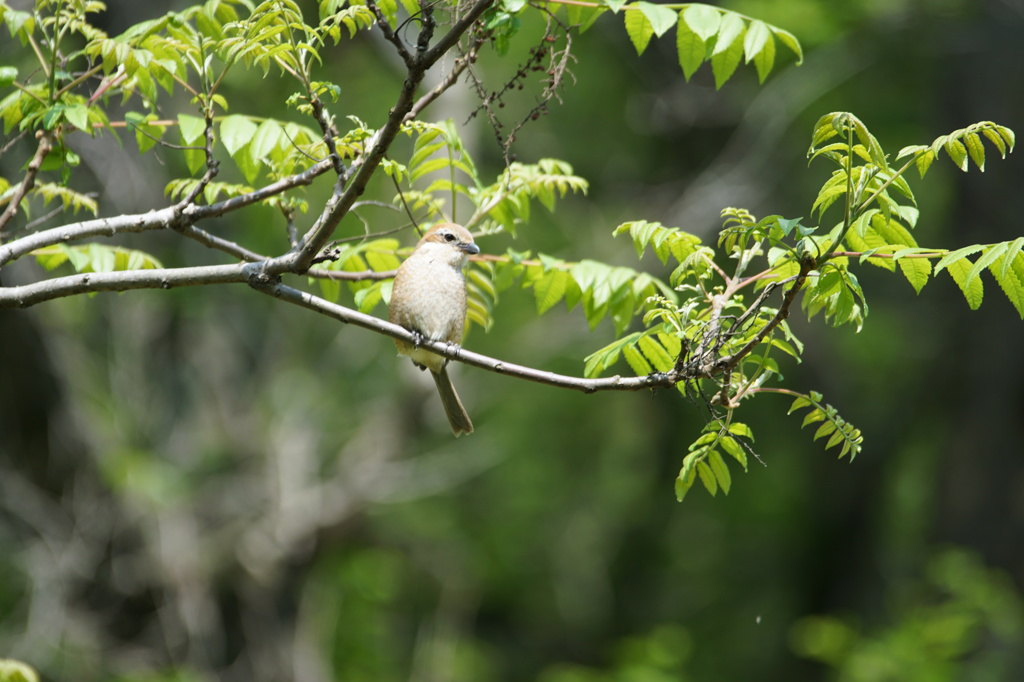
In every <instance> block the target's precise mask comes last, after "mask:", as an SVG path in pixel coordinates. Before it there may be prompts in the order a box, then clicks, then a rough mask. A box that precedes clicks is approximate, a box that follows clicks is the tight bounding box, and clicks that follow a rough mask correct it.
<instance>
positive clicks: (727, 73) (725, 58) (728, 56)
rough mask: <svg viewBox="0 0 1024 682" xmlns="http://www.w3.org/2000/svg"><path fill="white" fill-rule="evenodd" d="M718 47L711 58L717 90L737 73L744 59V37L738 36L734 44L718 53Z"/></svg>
mask: <svg viewBox="0 0 1024 682" xmlns="http://www.w3.org/2000/svg"><path fill="white" fill-rule="evenodd" d="M726 16H727V17H728V16H732V15H726ZM724 23H725V22H723V25H724ZM740 23H742V20H740ZM718 47H719V45H716V46H715V53H714V54H713V55H712V56H711V72H712V73H713V74H714V75H715V89H719V88H721V87H722V86H723V85H725V83H726V81H728V80H729V79H730V78H731V77H732V75H733V73H735V72H736V67H737V66H739V65H740V60H741V59H742V58H743V37H742V35H738V36H736V38H735V39H734V40H733V41H732V43H731V44H730V45H729V46H728V47H727V48H726V49H724V50H722V51H721V52H719V51H718Z"/></svg>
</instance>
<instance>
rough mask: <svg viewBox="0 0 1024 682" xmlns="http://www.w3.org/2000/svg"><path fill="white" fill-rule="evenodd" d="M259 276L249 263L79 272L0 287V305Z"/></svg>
mask: <svg viewBox="0 0 1024 682" xmlns="http://www.w3.org/2000/svg"><path fill="white" fill-rule="evenodd" d="M259 276H260V275H259V272H258V270H256V269H254V266H253V264H251V263H232V264H230V265H201V266H195V267H189V268H154V269H150V270H118V271H115V272H83V273H80V274H77V275H69V276H67V277H57V278H55V279H44V280H42V281H39V282H33V283H32V284H23V285H21V286H14V287H3V288H0V309H2V308H27V307H29V306H33V305H36V304H37V303H43V302H44V301H52V300H53V299H55V298H64V297H67V296H75V295H77V294H87V293H88V294H91V293H94V292H97V291H129V290H132V289H172V288H174V287H188V286H199V285H205V284H227V283H232V282H246V281H250V280H252V279H255V278H258V277H259Z"/></svg>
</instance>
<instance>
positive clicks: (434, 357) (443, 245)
mask: <svg viewBox="0 0 1024 682" xmlns="http://www.w3.org/2000/svg"><path fill="white" fill-rule="evenodd" d="M477 253H480V247H478V246H477V245H476V243H475V242H474V241H473V235H472V234H470V232H469V230H467V229H466V228H464V227H463V226H461V225H457V224H455V223H447V222H445V223H439V224H437V225H434V226H433V227H431V228H430V229H429V230H427V231H426V233H424V235H423V237H422V238H421V239H420V241H419V243H418V244H417V245H416V248H415V249H414V250H413V252H412V254H411V255H410V256H409V257H408V258H407V259H405V261H404V262H403V263H402V265H401V266H400V267H399V268H398V272H397V274H396V275H395V281H394V284H393V285H392V288H391V302H390V305H389V308H388V319H389V320H390V321H391V322H393V323H395V324H398V325H401V326H402V327H405V328H406V329H408V330H409V331H411V332H413V333H414V334H418V335H420V336H422V337H423V338H425V339H430V340H431V341H446V342H448V343H452V344H459V343H462V330H463V327H464V326H465V324H466V278H465V275H464V274H463V268H465V267H466V263H467V262H468V261H469V256H470V254H477ZM395 347H397V348H398V354H399V355H406V356H408V357H409V358H410V359H412V362H413V364H414V365H416V366H417V367H419V368H420V369H421V370H422V369H429V370H430V374H431V376H433V378H434V383H435V384H436V385H437V392H438V393H439V394H440V395H441V404H442V405H443V406H444V411H445V414H447V415H448V423H449V424H450V425H451V427H452V433H454V434H455V436H456V437H458V436H461V435H462V434H464V433H473V422H472V421H470V419H469V415H468V414H467V413H466V408H465V407H463V405H462V401H461V400H459V394H458V393H456V392H455V387H454V386H453V385H452V381H451V378H450V377H449V376H448V370H447V365H448V359H447V358H445V357H442V356H440V355H438V354H436V353H431V352H430V351H428V350H426V349H425V348H421V347H420V346H419V345H418V344H415V343H410V342H408V341H405V340H403V339H395Z"/></svg>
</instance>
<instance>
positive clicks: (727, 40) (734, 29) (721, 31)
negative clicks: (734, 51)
mask: <svg viewBox="0 0 1024 682" xmlns="http://www.w3.org/2000/svg"><path fill="white" fill-rule="evenodd" d="M745 27H746V22H744V21H743V17H741V16H740V15H738V14H734V13H732V12H726V13H725V15H723V16H722V23H721V25H720V26H719V27H718V37H717V38H716V39H715V49H714V50H713V51H712V53H711V54H712V56H714V55H716V54H721V53H722V52H725V51H727V50H729V49H731V48H733V47H738V48H739V55H738V56H737V62H738V61H739V59H740V58H741V57H742V56H743V42H742V40H741V39H742V38H743V30H744V28H745ZM737 43H738V45H737Z"/></svg>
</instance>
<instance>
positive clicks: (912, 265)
mask: <svg viewBox="0 0 1024 682" xmlns="http://www.w3.org/2000/svg"><path fill="white" fill-rule="evenodd" d="M894 260H895V259H894ZM897 262H898V263H899V266H900V270H902V271H903V276H904V277H906V278H907V281H908V282H910V286H912V287H914V291H916V292H917V293H921V289H924V285H925V284H927V283H928V277H929V276H930V275H931V274H932V264H931V261H929V260H928V259H927V258H900V259H899V260H897Z"/></svg>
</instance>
